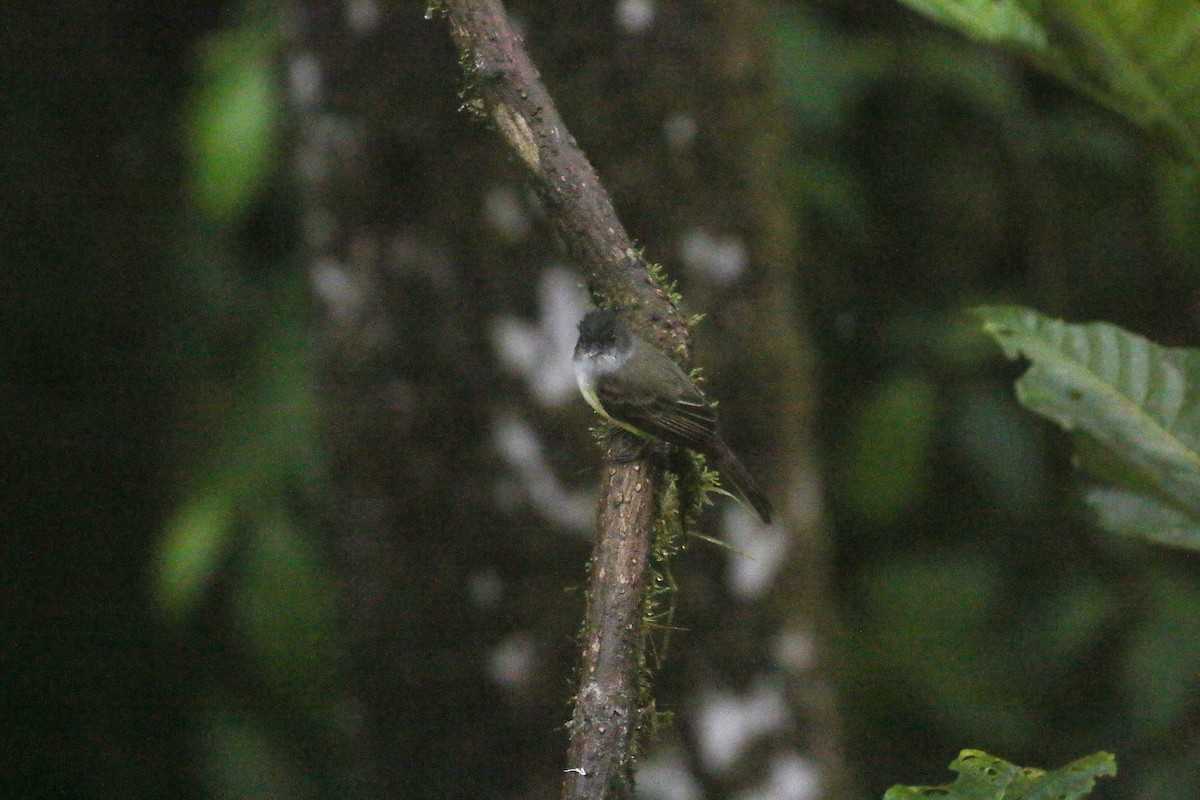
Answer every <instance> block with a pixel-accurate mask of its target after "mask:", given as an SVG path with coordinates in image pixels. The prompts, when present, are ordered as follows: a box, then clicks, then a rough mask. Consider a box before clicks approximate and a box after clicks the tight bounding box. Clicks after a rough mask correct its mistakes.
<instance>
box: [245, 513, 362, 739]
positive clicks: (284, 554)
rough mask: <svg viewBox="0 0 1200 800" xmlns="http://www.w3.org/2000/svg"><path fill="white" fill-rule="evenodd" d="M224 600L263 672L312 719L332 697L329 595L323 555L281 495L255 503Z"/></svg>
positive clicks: (334, 664)
mask: <svg viewBox="0 0 1200 800" xmlns="http://www.w3.org/2000/svg"><path fill="white" fill-rule="evenodd" d="M239 578H240V579H239V580H238V582H237V584H236V585H235V586H234V589H233V592H232V597H231V606H232V609H233V612H234V620H235V624H236V626H237V628H238V631H239V633H240V634H241V636H242V639H243V640H244V641H245V643H246V644H247V645H248V651H249V653H250V654H251V655H252V656H253V657H254V659H255V660H256V661H257V662H258V665H259V667H260V669H261V672H262V674H263V675H264V676H265V677H266V678H267V679H268V680H270V681H271V682H272V683H273V684H275V686H276V687H277V688H278V690H279V691H280V692H281V693H282V694H283V695H284V696H287V697H289V698H291V700H292V702H294V703H295V704H297V705H298V706H300V707H307V708H308V710H309V711H310V713H312V714H313V715H314V717H316V718H318V719H320V718H324V717H325V716H327V715H328V714H329V713H330V710H331V708H332V706H333V704H334V703H335V702H336V700H337V699H338V694H337V692H338V689H339V685H338V657H337V647H336V642H335V639H336V636H335V630H336V623H335V619H334V618H335V608H334V606H335V596H334V590H333V586H332V584H331V583H330V581H329V578H328V573H327V572H326V570H325V565H324V563H323V561H322V559H321V558H320V557H319V556H318V554H317V552H316V549H315V548H314V546H313V544H312V542H310V541H309V540H308V539H307V538H306V537H305V536H304V535H303V533H302V532H301V531H299V530H297V529H296V527H295V523H294V521H293V520H292V519H291V518H290V516H289V515H288V513H287V509H286V506H285V503H284V501H282V500H280V501H278V502H277V503H275V504H274V507H268V508H264V509H262V514H261V517H260V519H259V524H258V525H257V526H256V529H255V531H254V532H253V534H252V535H251V537H250V541H249V542H247V547H246V552H245V557H244V561H243V563H242V570H241V575H240V576H239Z"/></svg>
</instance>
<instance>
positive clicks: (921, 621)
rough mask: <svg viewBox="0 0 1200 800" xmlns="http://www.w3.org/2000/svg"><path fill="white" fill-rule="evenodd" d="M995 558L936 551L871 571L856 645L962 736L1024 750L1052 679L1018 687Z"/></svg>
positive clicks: (875, 666)
mask: <svg viewBox="0 0 1200 800" xmlns="http://www.w3.org/2000/svg"><path fill="white" fill-rule="evenodd" d="M1001 580H1002V579H1001V570H1000V565H999V563H998V562H997V561H996V560H995V559H994V558H992V556H991V554H988V553H959V552H953V551H935V552H928V553H923V554H921V555H920V556H916V555H914V556H910V557H908V558H904V559H897V560H893V561H890V562H888V563H886V564H883V565H881V566H879V567H878V568H876V569H874V570H871V571H870V572H869V573H868V574H867V575H866V583H865V585H864V587H863V589H864V592H863V594H864V595H865V599H866V601H867V605H866V610H867V619H868V620H869V622H867V623H865V624H864V625H863V627H862V629H861V630H860V631H859V634H860V639H859V640H858V642H857V643H856V649H857V650H858V655H859V656H860V657H862V658H864V659H866V660H867V661H868V662H869V664H870V668H871V669H874V670H883V671H886V673H887V674H888V675H889V677H890V678H891V679H893V680H897V679H898V680H899V681H901V682H902V683H903V684H904V686H905V694H906V696H908V697H909V698H910V699H918V700H919V701H920V703H921V704H922V705H923V706H925V707H927V708H929V709H930V710H931V712H932V713H933V714H934V715H935V716H936V717H937V719H938V720H939V721H940V722H941V724H943V725H945V726H946V727H947V728H948V729H949V730H951V731H952V732H953V735H955V736H960V737H963V738H968V737H972V736H977V735H980V734H982V733H984V732H986V734H987V735H988V736H989V737H990V738H991V741H993V742H1000V743H1001V744H1004V745H1005V746H1013V747H1015V746H1018V745H1019V743H1020V742H1021V741H1023V739H1024V737H1026V736H1027V735H1028V734H1029V732H1030V725H1031V722H1030V716H1029V714H1030V709H1029V705H1028V703H1027V702H1025V700H1026V697H1027V694H1028V693H1030V692H1038V691H1040V690H1041V689H1042V684H1040V683H1039V682H1038V681H1039V680H1041V679H1042V678H1044V677H1046V676H1047V674H1048V673H1047V674H1037V675H1032V676H1027V677H1028V678H1030V679H1031V680H1026V681H1024V682H1014V681H1013V680H1012V675H1013V673H1014V671H1016V670H1017V669H1018V663H1017V661H1016V659H1015V658H1014V655H1015V654H1016V651H1014V649H1013V648H1012V641H1011V639H1010V638H1007V636H1006V632H1005V631H1004V630H1002V629H998V628H997V626H996V622H995V621H996V618H997V613H998V611H999V609H1002V608H1004V606H1005V603H1007V602H1008V598H1007V597H1006V595H1005V593H1004V588H1003V586H1002V584H1001Z"/></svg>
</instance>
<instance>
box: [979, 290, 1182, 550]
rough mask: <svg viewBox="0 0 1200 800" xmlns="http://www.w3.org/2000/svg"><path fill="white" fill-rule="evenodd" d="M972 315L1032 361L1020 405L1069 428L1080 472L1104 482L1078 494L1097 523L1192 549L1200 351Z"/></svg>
mask: <svg viewBox="0 0 1200 800" xmlns="http://www.w3.org/2000/svg"><path fill="white" fill-rule="evenodd" d="M976 313H977V314H978V315H979V316H980V317H981V318H982V319H983V327H984V330H985V331H987V332H988V333H989V334H991V335H992V336H993V337H994V338H995V339H996V341H997V342H999V344H1000V346H1001V347H1002V348H1003V349H1004V352H1005V354H1006V355H1007V356H1008V357H1009V358H1017V357H1019V356H1024V357H1025V358H1027V359H1029V361H1030V362H1031V363H1030V368H1029V370H1028V371H1027V372H1026V373H1025V375H1024V376H1022V377H1021V379H1020V380H1019V381H1018V382H1017V398H1018V400H1020V401H1021V403H1022V404H1023V405H1024V406H1025V407H1026V408H1028V409H1030V410H1031V411H1034V412H1036V413H1038V414H1041V415H1042V416H1044V417H1047V418H1048V419H1050V420H1052V421H1054V422H1055V423H1057V424H1058V425H1059V426H1061V427H1062V428H1064V429H1065V430H1068V431H1071V432H1072V433H1073V435H1074V437H1075V443H1076V461H1077V463H1078V465H1079V467H1080V468H1081V469H1082V470H1084V472H1086V473H1087V474H1088V475H1090V476H1091V477H1093V478H1094V479H1096V480H1098V481H1100V482H1101V483H1102V484H1103V487H1102V488H1093V489H1090V490H1088V491H1086V492H1085V499H1086V501H1087V502H1088V504H1089V506H1090V507H1091V508H1092V510H1093V511H1094V512H1095V514H1096V517H1097V521H1098V522H1099V524H1101V525H1102V526H1104V527H1105V528H1106V529H1108V530H1112V531H1114V532H1117V533H1123V534H1127V535H1134V536H1141V537H1144V538H1148V539H1152V540H1155V541H1159V542H1164V543H1169V544H1175V545H1180V546H1184V547H1189V548H1191V549H1200V448H1198V447H1197V444H1198V440H1200V420H1198V419H1197V413H1198V411H1200V403H1198V401H1200V395H1198V387H1200V352H1198V351H1195V350H1187V349H1181V348H1165V347H1160V346H1159V345H1156V344H1154V343H1153V342H1150V341H1148V340H1146V339H1144V338H1142V337H1140V336H1137V335H1135V334H1132V333H1129V332H1128V331H1124V330H1122V329H1120V328H1118V327H1117V326H1115V325H1109V324H1107V323H1099V322H1098V323H1090V324H1086V325H1069V324H1067V323H1064V322H1062V321H1061V320H1055V319H1051V318H1049V317H1046V316H1043V315H1041V314H1038V313H1037V312H1036V311H1032V310H1030V309H1025V308H1019V307H1015V306H996V307H988V308H978V309H976Z"/></svg>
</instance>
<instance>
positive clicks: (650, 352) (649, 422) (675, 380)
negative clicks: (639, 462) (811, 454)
mask: <svg viewBox="0 0 1200 800" xmlns="http://www.w3.org/2000/svg"><path fill="white" fill-rule="evenodd" d="M572 363H573V365H574V368H575V379H576V381H577V382H578V384H579V391H580V393H581V394H582V395H583V397H584V399H585V400H587V402H588V405H590V406H591V407H592V408H593V409H595V411H596V412H597V413H598V414H600V415H601V416H602V417H604V418H605V419H607V420H609V421H611V422H612V423H614V424H615V425H617V426H619V427H621V428H623V429H625V430H627V431H630V432H631V433H634V434H636V435H637V436H640V437H642V438H644V439H650V440H659V441H663V442H667V443H669V444H672V445H677V446H679V447H685V448H687V449H689V450H693V451H695V452H697V453H701V454H703V455H704V456H706V457H707V458H710V459H712V461H713V462H714V464H715V465H716V467H717V470H718V471H719V472H720V474H721V478H722V480H723V481H724V483H725V484H726V485H727V486H728V488H729V489H730V490H731V494H733V496H734V497H735V498H737V499H738V500H740V501H742V502H743V503H744V504H746V505H748V506H749V507H750V508H752V509H754V512H755V513H756V514H757V515H758V517H759V519H761V520H762V521H763V523H764V524H770V522H771V503H770V501H768V500H767V497H766V495H764V494H763V493H762V491H761V490H760V489H759V487H758V484H757V483H756V482H755V481H754V478H752V477H751V476H750V473H749V472H748V471H747V470H746V468H745V466H743V465H742V462H741V461H740V460H739V459H738V457H737V456H736V455H734V453H733V451H732V450H731V449H730V448H729V445H727V444H726V443H725V440H724V439H722V438H721V435H720V433H718V431H717V409H716V408H714V407H713V405H712V404H711V403H710V402H709V401H708V400H707V398H705V396H704V394H703V393H702V392H701V391H700V389H699V388H698V387H697V386H696V383H695V381H693V380H692V379H691V378H690V377H688V375H687V373H685V372H684V371H683V370H682V369H680V367H679V365H678V364H676V363H675V361H674V360H673V359H672V358H671V357H670V356H668V355H667V354H666V353H664V352H662V351H661V350H659V349H658V348H657V347H655V346H654V345H652V344H650V343H649V342H647V341H646V340H645V339H642V338H641V337H640V336H638V335H637V334H635V333H633V332H632V331H631V330H629V328H628V327H626V325H625V324H624V323H623V322H622V321H621V319H620V317H619V316H617V314H616V313H615V312H613V311H609V310H604V309H598V310H594V311H589V312H588V313H587V314H586V315H584V317H583V319H582V320H581V321H580V322H579V340H578V342H576V344H575V355H574V358H573V361H572Z"/></svg>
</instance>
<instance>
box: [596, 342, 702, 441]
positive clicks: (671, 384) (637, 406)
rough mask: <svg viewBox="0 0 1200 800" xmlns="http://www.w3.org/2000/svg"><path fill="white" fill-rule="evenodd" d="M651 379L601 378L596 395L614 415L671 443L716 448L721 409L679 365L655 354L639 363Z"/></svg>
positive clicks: (641, 369)
mask: <svg viewBox="0 0 1200 800" xmlns="http://www.w3.org/2000/svg"><path fill="white" fill-rule="evenodd" d="M639 367H640V370H639V371H638V374H640V375H642V376H645V377H646V378H647V380H645V381H643V382H641V383H630V382H629V381H628V380H620V381H616V380H612V379H611V378H609V377H607V376H606V377H601V378H600V379H599V380H598V381H597V382H596V395H597V397H598V398H599V400H600V402H601V403H603V405H604V408H605V409H606V410H607V411H608V413H609V414H610V415H612V416H613V417H614V418H616V419H618V420H620V421H622V422H625V423H627V424H629V425H632V426H633V427H635V428H637V429H638V430H640V431H644V432H645V433H648V434H650V435H651V436H654V437H656V438H659V439H662V440H663V441H666V442H670V443H671V444H676V445H681V446H683V447H687V448H690V449H692V450H698V451H700V452H702V453H708V452H710V451H711V450H712V447H713V445H712V442H713V438H714V436H715V434H716V430H717V411H716V409H715V408H713V407H712V406H711V405H709V404H708V401H707V400H705V399H704V395H702V394H700V391H699V390H698V389H697V388H696V386H695V384H693V383H692V381H691V379H690V378H688V377H687V376H686V375H685V374H684V373H683V371H682V370H681V369H679V367H677V366H676V365H675V363H674V362H672V361H671V360H670V359H668V358H667V357H666V356H664V355H661V354H659V353H653V354H651V358H650V360H649V361H643V362H642V363H640V364H639Z"/></svg>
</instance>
